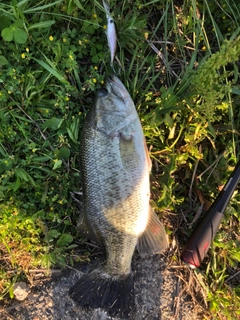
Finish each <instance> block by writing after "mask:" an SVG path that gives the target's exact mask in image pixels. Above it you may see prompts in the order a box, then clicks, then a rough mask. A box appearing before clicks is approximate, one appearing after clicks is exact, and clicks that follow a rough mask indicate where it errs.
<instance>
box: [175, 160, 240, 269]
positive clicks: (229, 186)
mask: <svg viewBox="0 0 240 320" xmlns="http://www.w3.org/2000/svg"><path fill="white" fill-rule="evenodd" d="M239 179H240V161H239V162H238V163H237V165H236V166H235V169H234V170H233V172H232V173H231V175H230V177H229V179H228V181H227V182H226V184H225V185H224V188H223V189H222V190H221V192H220V193H219V194H218V196H217V198H216V200H215V201H214V202H213V204H212V205H211V207H210V208H209V209H208V210H207V212H206V213H205V215H204V216H203V218H202V220H201V221H200V223H199V224H198V225H197V226H196V228H195V229H194V231H193V232H192V234H191V236H190V238H189V239H188V241H187V243H186V245H185V247H184V249H183V251H182V253H181V258H182V260H183V261H184V262H185V263H187V264H188V265H189V266H190V267H191V268H198V267H199V266H200V265H201V262H202V260H203V259H204V257H205V255H206V254H207V252H208V249H209V247H210V245H211V243H212V241H213V239H214V236H215V234H216V232H217V230H218V228H219V225H220V223H221V220H222V218H223V214H224V211H225V209H226V206H227V205H228V203H229V201H230V199H231V196H232V194H233V192H234V190H235V189H236V187H237V185H238V182H239Z"/></svg>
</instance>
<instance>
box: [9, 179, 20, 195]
mask: <svg viewBox="0 0 240 320" xmlns="http://www.w3.org/2000/svg"><path fill="white" fill-rule="evenodd" d="M20 186H21V180H20V179H19V177H17V180H16V181H15V182H14V183H13V184H12V186H11V187H12V189H13V191H14V192H15V191H17V190H18V189H19V188H20Z"/></svg>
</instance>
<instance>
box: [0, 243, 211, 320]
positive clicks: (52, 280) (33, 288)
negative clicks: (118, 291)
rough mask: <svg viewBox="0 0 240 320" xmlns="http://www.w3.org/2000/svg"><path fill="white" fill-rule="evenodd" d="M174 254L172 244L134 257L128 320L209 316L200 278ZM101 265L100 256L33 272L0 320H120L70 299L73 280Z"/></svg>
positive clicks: (3, 308)
mask: <svg viewBox="0 0 240 320" xmlns="http://www.w3.org/2000/svg"><path fill="white" fill-rule="evenodd" d="M176 250H177V249H176V248H174V246H173V244H171V246H170V250H168V252H167V253H166V254H165V255H154V256H152V257H146V258H142V257H140V256H139V255H138V254H137V253H136V254H135V255H134V257H133V263H132V270H133V274H134V285H135V302H136V313H135V315H134V316H133V317H132V318H131V320H141V319H147V320H160V319H161V320H169V319H171V320H202V319H203V318H204V315H206V314H207V313H206V308H205V307H206V306H205V307H204V304H205V303H204V293H203V292H201V287H200V285H199V279H198V278H197V276H196V274H195V273H194V272H193V270H190V269H189V268H188V267H187V266H185V265H184V264H182V263H181V262H180V261H178V258H177V256H178V253H177V252H176ZM175 256H176V259H174V257H175ZM102 261H103V257H102V255H101V253H100V254H99V255H96V256H95V257H94V258H92V259H91V261H90V262H88V263H84V264H80V265H79V267H78V270H76V269H73V268H70V267H68V268H66V269H65V270H53V271H52V275H51V276H46V275H44V273H43V272H41V270H39V271H38V270H35V273H33V276H32V279H31V281H30V282H31V283H32V284H29V293H28V296H27V298H26V299H25V300H24V301H17V300H16V299H13V300H12V301H11V302H6V301H5V305H3V304H2V305H0V320H13V319H14V320H17V319H22V320H45V319H46V320H70V319H71V320H108V319H113V320H120V318H110V317H109V316H108V315H107V314H106V313H105V312H104V310H100V309H96V310H84V309H82V308H80V307H78V306H77V305H76V304H75V303H74V302H73V301H72V300H71V299H70V298H69V296H68V290H69V288H70V287H71V286H72V285H73V284H74V283H75V282H76V281H77V279H78V278H79V277H81V275H82V274H83V273H86V272H90V271H92V270H93V269H94V268H95V267H97V266H98V265H99V264H100V263H102ZM173 261H175V262H173Z"/></svg>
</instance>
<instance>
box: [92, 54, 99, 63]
mask: <svg viewBox="0 0 240 320" xmlns="http://www.w3.org/2000/svg"><path fill="white" fill-rule="evenodd" d="M92 62H94V63H98V56H97V55H95V56H93V57H92Z"/></svg>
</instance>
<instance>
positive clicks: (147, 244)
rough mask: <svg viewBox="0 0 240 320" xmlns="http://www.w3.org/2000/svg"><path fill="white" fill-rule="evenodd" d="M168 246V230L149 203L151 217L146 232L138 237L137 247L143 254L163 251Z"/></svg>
mask: <svg viewBox="0 0 240 320" xmlns="http://www.w3.org/2000/svg"><path fill="white" fill-rule="evenodd" d="M167 248H168V237H167V234H166V231H165V229H164V227H163V225H162V224H161V222H160V221H159V219H158V217H157V215H156V214H155V213H154V212H153V210H152V208H151V207H150V205H149V218H148V223H147V226H146V229H145V231H144V233H143V234H142V235H141V236H140V238H139V239H138V244H137V249H138V252H139V253H140V254H141V255H152V254H155V253H161V252H163V251H164V250H166V249H167Z"/></svg>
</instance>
